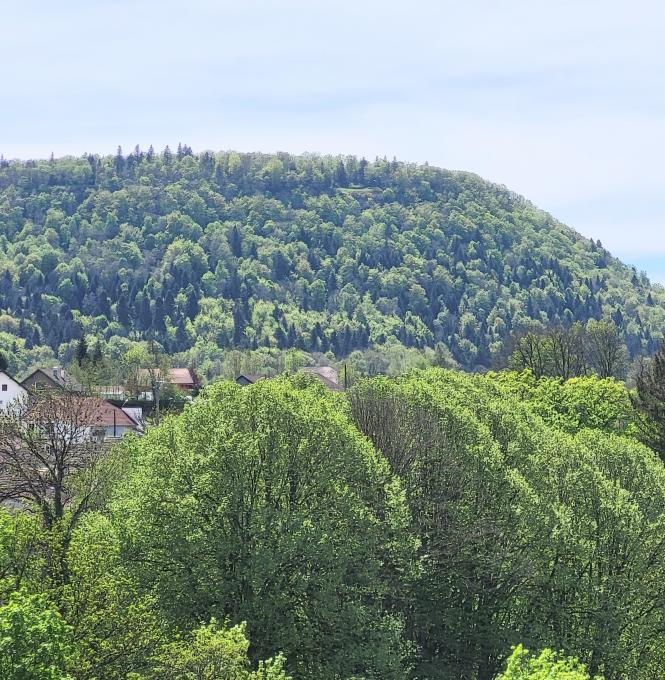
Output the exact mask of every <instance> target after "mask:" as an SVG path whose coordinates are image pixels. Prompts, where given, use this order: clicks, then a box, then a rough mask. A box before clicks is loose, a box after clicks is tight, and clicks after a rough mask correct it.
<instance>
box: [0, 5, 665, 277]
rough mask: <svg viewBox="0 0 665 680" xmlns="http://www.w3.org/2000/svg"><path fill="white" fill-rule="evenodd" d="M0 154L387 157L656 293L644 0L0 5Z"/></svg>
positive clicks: (655, 158) (655, 37)
mask: <svg viewBox="0 0 665 680" xmlns="http://www.w3.org/2000/svg"><path fill="white" fill-rule="evenodd" d="M0 10H1V11H0V17H1V18H0V153H2V154H4V156H5V157H6V158H23V159H26V158H36V157H42V158H43V157H48V156H49V155H50V154H51V153H54V154H55V155H56V156H60V155H66V154H74V155H80V154H82V153H84V152H90V153H100V154H106V153H114V152H115V150H116V148H117V146H118V145H121V146H122V147H123V148H124V149H125V150H126V151H130V150H131V149H133V148H134V146H135V145H136V144H139V145H140V146H141V147H142V148H147V147H148V146H149V145H150V144H153V145H154V146H155V148H156V149H162V148H163V147H164V146H165V145H166V144H169V145H170V146H171V147H172V148H173V147H175V146H177V144H178V142H183V143H186V144H189V145H190V146H191V147H193V149H194V150H195V151H203V150H205V149H211V150H221V149H236V150H238V151H264V152H271V151H288V152H292V153H301V152H305V151H307V152H318V153H332V154H355V155H358V156H365V157H367V158H370V159H373V158H374V157H375V156H381V157H383V156H387V157H388V158H392V157H397V159H399V160H404V161H412V162H425V161H427V162H429V163H430V164H433V165H438V166H442V167H445V168H450V169H458V170H468V171H471V172H475V173H477V174H479V175H481V176H483V177H485V178H487V179H489V180H492V181H494V182H498V183H500V184H505V185H506V186H508V187H509V188H510V189H512V190H514V191H517V192H518V193H520V194H523V195H524V196H526V197H527V198H528V199H530V200H531V201H532V202H533V203H535V204H536V205H538V206H539V207H541V208H543V209H545V210H548V211H549V212H551V213H552V214H553V215H554V216H555V217H556V218H557V219H559V220H561V221H563V222H565V223H566V224H568V225H569V226H571V227H573V228H575V229H577V230H578V231H580V232H581V233H582V234H584V235H586V236H590V237H593V238H594V239H600V240H601V241H602V242H603V245H605V246H606V247H607V248H608V249H609V250H610V251H611V252H612V253H613V254H615V255H617V256H618V257H620V258H621V259H622V260H624V261H625V262H627V263H629V264H634V265H636V266H637V268H638V269H640V270H645V271H646V272H647V273H648V274H649V276H650V277H651V279H652V280H654V281H657V282H661V283H665V229H663V225H665V200H663V194H664V191H663V190H664V189H665V49H663V46H662V45H663V36H664V35H665V31H664V29H665V4H663V3H660V2H657V1H656V0H648V1H646V0H631V2H628V1H627V0H623V1H621V2H617V1H615V0H603V1H602V2H601V1H596V0H576V1H575V2H569V1H568V0H556V1H555V2H553V1H552V0H547V1H543V0H529V1H522V0H491V1H490V0H455V1H454V2H451V1H449V0H431V1H430V0H409V1H408V2H407V1H406V0H403V1H401V2H396V1H393V0H381V1H379V0H335V1H334V2H330V1H328V2H324V1H323V0H279V1H278V0H272V1H271V0H235V1H228V0H216V1H215V0H181V1H180V2H175V1H173V0H58V1H57V2H53V1H52V0H21V1H17V0H0Z"/></svg>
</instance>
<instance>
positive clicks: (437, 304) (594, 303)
mask: <svg viewBox="0 0 665 680" xmlns="http://www.w3.org/2000/svg"><path fill="white" fill-rule="evenodd" d="M0 233H1V234H2V235H1V236H0V300H1V304H0V308H1V309H0V351H1V352H2V353H3V354H4V355H5V356H6V358H7V361H8V363H9V368H10V370H11V371H12V372H18V371H22V370H26V369H27V368H29V367H30V366H31V365H33V364H35V363H38V362H41V363H44V362H45V361H46V362H48V363H50V361H51V360H52V359H53V357H54V355H57V356H58V357H62V356H65V355H68V361H69V360H71V359H72V358H73V355H74V353H75V350H76V347H75V344H76V342H77V341H78V339H79V338H81V337H82V336H83V337H85V338H86V340H87V341H88V342H89V344H90V345H91V344H92V340H93V339H94V338H98V339H101V340H102V341H104V342H111V341H112V340H113V339H114V338H120V339H122V338H130V339H131V340H133V341H141V340H147V339H149V338H154V339H155V340H156V341H157V342H159V343H160V345H162V346H163V347H164V349H165V351H166V353H167V354H169V355H174V354H181V356H182V358H183V359H184V361H183V363H185V364H186V365H190V363H191V361H192V360H193V359H194V358H195V357H196V358H198V359H200V360H202V361H206V362H215V361H218V360H220V356H219V350H220V348H221V349H229V348H231V347H236V348H241V349H248V350H250V349H256V348H259V347H261V348H273V349H274V348H277V349H287V348H293V347H296V348H298V349H301V350H305V351H308V352H332V353H333V354H334V355H335V356H338V357H343V356H347V355H348V354H349V353H351V352H353V351H354V350H361V351H362V350H366V349H367V348H368V347H381V346H383V345H384V344H385V343H388V342H389V341H399V342H400V343H401V344H402V345H403V346H405V347H407V348H409V349H419V350H422V349H424V348H429V349H432V348H434V347H436V346H437V345H441V346H443V347H445V348H446V351H447V352H449V353H450V356H451V358H452V359H453V360H454V361H456V362H457V363H459V364H460V365H461V366H463V367H465V368H474V367H477V366H485V367H487V366H489V365H491V364H492V362H493V361H495V360H497V359H498V358H501V357H503V356H504V355H505V353H506V350H507V349H508V344H507V341H508V338H509V336H510V335H511V334H512V333H515V332H518V333H519V332H524V331H527V330H538V329H542V328H544V327H546V326H549V325H561V326H565V327H569V326H570V325H571V324H573V323H574V322H580V323H581V324H586V323H587V321H588V320H589V319H597V320H605V321H611V322H612V324H613V325H614V326H616V327H617V328H618V329H619V336H620V340H621V342H622V343H625V344H626V345H627V347H628V352H629V355H630V356H631V357H632V356H635V355H637V354H640V353H652V352H653V351H655V349H656V346H657V343H658V341H659V339H660V337H661V336H662V327H663V324H664V323H665V307H664V306H663V302H664V301H665V298H664V295H663V292H662V290H661V289H659V288H652V287H651V285H650V284H649V282H648V280H647V279H646V277H645V276H643V275H642V276H640V275H637V274H636V273H635V272H634V271H633V270H632V269H630V268H628V267H626V266H624V265H622V264H621V263H620V262H619V261H618V260H616V259H614V258H613V257H611V256H610V254H609V253H608V252H607V251H605V250H604V249H603V248H602V247H601V246H600V245H599V244H597V243H594V242H593V241H589V240H587V239H584V238H582V237H581V236H580V235H579V234H577V233H575V232H574V231H572V230H570V229H568V228H567V227H565V226H564V225H562V224H560V223H558V222H556V221H555V220H554V219H553V218H552V217H551V216H549V215H547V214H546V213H544V212H542V211H539V210H537V209H536V208H534V207H533V206H532V205H531V204H529V203H528V202H527V201H526V200H524V199H523V198H521V197H519V196H516V195H515V194H513V193H511V192H509V191H507V190H506V189H505V188H503V187H499V186H496V185H493V184H489V183H487V182H484V181H482V180H481V179H480V178H478V177H476V176H474V175H471V174H468V173H460V172H449V171H445V170H441V169H438V168H433V167H431V166H427V165H425V166H419V165H410V164H405V163H398V162H387V161H385V160H379V159H377V160H376V161H375V162H372V163H368V162H367V161H365V160H364V159H363V160H360V161H359V160H358V159H356V158H353V157H316V156H312V155H306V156H291V155H289V154H278V155H263V154H238V153H235V152H228V153H214V154H213V153H210V152H205V153H202V154H193V153H191V150H189V151H188V152H187V153H182V154H175V155H171V154H170V153H168V154H167V153H164V154H154V153H143V152H142V151H141V150H140V149H135V150H134V152H132V153H131V154H129V155H126V156H124V155H123V154H122V153H121V154H119V155H116V156H108V157H98V156H84V157H82V158H71V157H68V158H61V159H54V160H53V161H27V162H19V161H10V162H3V163H2V165H1V166H0ZM266 308H268V309H269V310H270V311H269V312H268V313H267V314H266ZM273 310H274V314H273V313H272V312H273ZM605 330H607V329H605ZM600 331H602V329H600ZM596 335H597V336H602V335H603V332H599V333H597V334H596ZM604 337H605V339H607V337H609V336H607V334H605V336H604ZM72 343H74V346H73V345H72ZM589 347H590V348H591V347H592V344H590V345H589ZM79 349H80V348H79ZM104 353H105V354H107V353H109V354H110V353H111V352H110V351H109V352H106V351H105V352H104ZM605 358H607V357H605ZM68 361H67V362H68ZM67 362H65V363H67ZM603 365H604V364H603V362H602V361H600V363H598V365H597V367H596V370H598V371H599V372H600V374H601V375H606V373H604V372H603V371H604V370H605V369H604V368H603Z"/></svg>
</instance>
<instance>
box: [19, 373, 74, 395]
mask: <svg viewBox="0 0 665 680" xmlns="http://www.w3.org/2000/svg"><path fill="white" fill-rule="evenodd" d="M35 373H41V374H42V375H44V376H45V377H46V378H48V379H49V380H50V381H51V382H52V383H53V384H54V385H57V386H58V387H62V388H63V389H68V390H74V391H75V392H83V386H82V385H81V384H80V383H79V382H78V380H76V379H75V378H72V376H71V375H69V373H67V372H66V371H65V369H64V368H57V369H56V368H43V367H42V368H37V369H35V370H34V371H33V372H32V373H31V374H30V375H29V376H28V377H27V378H25V379H24V380H23V381H22V382H21V385H23V384H24V383H25V382H27V381H28V380H29V379H30V378H32V377H33V376H34V375H35Z"/></svg>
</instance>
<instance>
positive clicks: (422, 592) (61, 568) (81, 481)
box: [0, 369, 665, 680]
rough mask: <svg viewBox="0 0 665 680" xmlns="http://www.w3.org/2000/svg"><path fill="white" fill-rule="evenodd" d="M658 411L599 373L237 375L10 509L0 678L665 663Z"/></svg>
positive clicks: (654, 672)
mask: <svg viewBox="0 0 665 680" xmlns="http://www.w3.org/2000/svg"><path fill="white" fill-rule="evenodd" d="M661 403H662V395H661ZM640 418H641V415H640V412H639V410H637V409H635V407H634V402H633V400H632V399H631V395H630V394H629V392H628V391H627V390H626V388H625V387H624V385H623V384H622V383H620V382H618V381H616V380H614V379H612V378H606V379H601V378H598V377H596V376H591V377H583V378H575V379H571V380H568V381H562V380H561V379H557V378H549V377H545V378H535V377H534V376H533V374H531V373H530V372H529V371H526V372H522V373H514V372H503V373H499V374H497V373H490V374H488V375H484V376H480V375H466V374H464V373H461V372H455V371H450V370H443V369H428V370H417V371H412V372H410V373H409V374H407V375H404V376H401V377H399V378H387V377H376V378H371V379H364V380H360V381H358V382H357V383H356V384H355V385H354V386H353V387H352V388H351V389H350V390H349V391H348V392H345V393H344V392H342V393H333V392H330V391H329V390H327V389H326V388H325V387H324V386H323V385H322V384H321V383H320V382H318V381H316V379H314V378H312V377H308V376H303V375H299V376H298V375H296V376H292V377H280V378H275V379H273V380H265V381H260V382H258V383H256V384H255V385H252V386H249V387H244V388H241V387H239V386H238V385H237V384H235V383H233V382H231V381H226V382H225V381H219V382H217V383H215V384H213V385H211V386H209V387H207V388H205V389H204V390H203V392H202V393H201V395H200V396H199V397H198V398H197V399H196V400H195V401H194V402H193V403H192V404H190V405H189V406H187V407H186V408H185V410H184V411H183V412H182V413H181V414H178V415H172V416H169V417H167V418H165V419H164V420H163V421H162V422H161V423H160V424H159V425H157V426H155V427H152V428H150V429H149V430H148V432H147V433H146V435H145V436H144V437H142V438H129V439H125V440H124V442H123V443H122V444H121V445H119V446H117V447H114V448H113V449H112V450H111V452H110V453H107V454H105V455H103V456H101V457H99V458H97V459H92V458H90V459H89V461H88V463H86V464H85V465H78V466H77V467H76V469H74V468H73V467H70V468H68V469H67V471H66V473H65V479H64V483H65V486H66V488H67V489H68V490H69V493H68V495H67V498H68V502H67V504H66V505H65V506H64V507H58V506H57V503H56V500H57V498H56V497H54V494H53V493H52V492H51V491H49V490H48V489H45V490H44V491H43V492H42V496H41V498H40V502H39V503H35V504H34V505H31V506H29V507H33V508H34V512H32V513H28V512H19V513H10V512H7V511H4V510H3V511H2V513H0V676H1V677H3V678H8V679H11V680H18V679H19V678H20V679H21V680H25V679H29V680H47V679H48V680H71V679H72V678H75V679H76V680H93V679H95V680H120V679H125V680H127V679H131V680H161V679H166V678H168V679H169V680H250V679H251V680H287V678H293V679H294V680H351V679H355V680H360V679H362V678H364V679H366V680H370V679H375V680H390V679H391V678H392V679H394V680H401V679H407V678H409V679H412V680H416V679H420V680H437V679H438V680H460V679H465V680H492V679H495V678H500V679H501V680H546V679H549V680H588V679H589V678H590V677H592V676H593V677H595V676H596V675H598V676H600V675H602V676H603V678H604V679H605V680H628V679H630V680H654V679H658V678H662V677H665V674H664V673H663V668H665V644H664V641H663V627H664V625H665V620H664V617H665V542H664V541H663V535H664V532H665V471H664V470H663V464H662V462H661V461H660V460H659V459H658V457H657V456H656V455H655V454H654V453H653V452H652V451H651V450H650V449H649V448H647V447H646V446H644V445H643V444H642V443H640V441H639V440H638V437H639V432H640ZM0 425H2V427H0V455H2V456H7V455H8V454H7V448H6V447H7V441H6V439H5V438H4V437H3V434H4V433H5V429H4V427H5V425H6V422H5V419H0ZM2 460H3V462H4V461H5V460H8V458H6V457H3V459H2ZM23 491H25V488H23ZM525 648H528V649H529V650H532V651H531V652H527V651H526V649H525ZM511 650H514V651H512V653H511ZM560 650H562V651H560Z"/></svg>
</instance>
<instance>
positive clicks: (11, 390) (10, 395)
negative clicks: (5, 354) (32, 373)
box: [0, 371, 27, 410]
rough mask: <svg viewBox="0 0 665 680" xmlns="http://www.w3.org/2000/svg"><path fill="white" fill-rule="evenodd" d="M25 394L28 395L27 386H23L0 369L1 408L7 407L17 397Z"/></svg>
mask: <svg viewBox="0 0 665 680" xmlns="http://www.w3.org/2000/svg"><path fill="white" fill-rule="evenodd" d="M25 395H27V391H26V390H25V388H23V387H21V386H20V385H19V384H18V383H17V382H16V380H14V379H13V378H11V377H9V376H8V375H7V374H6V373H5V372H4V371H0V409H2V410H5V409H7V407H8V406H9V405H10V404H11V403H12V402H13V401H14V400H15V399H17V398H20V397H24V396H25Z"/></svg>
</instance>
